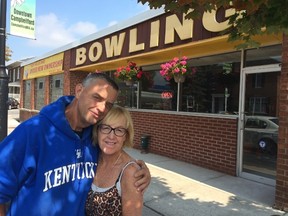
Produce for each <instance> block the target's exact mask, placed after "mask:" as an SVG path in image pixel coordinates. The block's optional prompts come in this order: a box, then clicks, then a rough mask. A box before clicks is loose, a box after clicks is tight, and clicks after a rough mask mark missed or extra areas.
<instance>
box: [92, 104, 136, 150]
mask: <svg viewBox="0 0 288 216" xmlns="http://www.w3.org/2000/svg"><path fill="white" fill-rule="evenodd" d="M120 118H124V119H125V120H126V126H125V129H126V130H127V133H126V135H125V136H126V139H125V141H124V144H123V147H124V146H125V147H132V146H133V139H134V126H133V120H132V117H131V115H130V112H129V111H128V110H127V109H125V108H124V107H121V106H118V105H114V106H113V107H112V108H111V109H110V110H109V112H108V113H107V115H106V116H105V117H104V118H103V119H102V120H101V121H100V122H98V123H97V124H96V125H94V127H93V143H94V144H97V143H98V136H97V134H98V126H99V125H100V124H108V125H109V123H110V122H112V121H113V122H115V121H117V120H118V119H120Z"/></svg>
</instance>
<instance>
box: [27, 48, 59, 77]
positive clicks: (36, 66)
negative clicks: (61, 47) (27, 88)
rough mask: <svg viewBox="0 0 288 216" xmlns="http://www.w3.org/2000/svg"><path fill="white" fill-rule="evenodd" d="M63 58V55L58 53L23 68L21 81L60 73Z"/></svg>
mask: <svg viewBox="0 0 288 216" xmlns="http://www.w3.org/2000/svg"><path fill="white" fill-rule="evenodd" d="M63 57H64V53H59V54H57V55H54V56H51V57H49V58H45V59H42V60H39V61H36V62H34V63H32V64H29V65H26V66H24V76H23V80H27V79H33V78H37V77H43V76H49V75H53V74H59V73H62V72H63Z"/></svg>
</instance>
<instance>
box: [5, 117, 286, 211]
mask: <svg viewBox="0 0 288 216" xmlns="http://www.w3.org/2000/svg"><path fill="white" fill-rule="evenodd" d="M18 124H19V122H18V121H17V120H16V119H15V118H14V117H12V116H9V115H8V133H10V132H11V131H12V130H13V129H14V128H15V127H16V126H17V125H18ZM126 151H127V152H128V153H129V154H130V155H132V156H133V157H134V158H136V159H142V160H144V161H145V162H146V163H147V165H148V167H149V169H150V171H151V176H152V181H151V184H150V186H149V188H148V190H147V191H146V192H145V195H144V209H143V216H160V215H161V216H162V215H164V216H208V215H209V216H284V215H285V216H288V213H285V212H282V211H278V210H275V209H273V208H272V206H273V204H274V198H275V187H273V186H269V185H265V184H261V183H257V182H254V181H250V180H246V179H243V178H240V177H233V176H229V175H226V174H223V173H220V172H216V171H212V170H208V169H204V168H201V167H198V166H194V165H192V164H188V163H184V162H181V161H177V160H173V159H171V158H168V157H163V156H159V155H156V154H152V153H148V154H141V152H140V151H139V150H136V149H126Z"/></svg>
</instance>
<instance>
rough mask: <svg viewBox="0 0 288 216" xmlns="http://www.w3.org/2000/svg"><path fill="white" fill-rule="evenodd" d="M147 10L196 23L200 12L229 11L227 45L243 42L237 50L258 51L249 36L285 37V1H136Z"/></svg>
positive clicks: (287, 23)
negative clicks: (231, 12) (160, 10)
mask: <svg viewBox="0 0 288 216" xmlns="http://www.w3.org/2000/svg"><path fill="white" fill-rule="evenodd" d="M138 2H141V3H142V4H145V3H148V4H149V7H150V8H151V9H152V8H155V9H156V8H161V7H164V9H165V11H171V12H174V13H186V14H187V15H186V18H188V19H199V18H201V16H202V14H203V12H207V11H211V10H213V9H216V8H220V7H224V8H229V7H233V8H235V9H236V13H235V15H232V16H231V17H229V24H231V28H229V29H228V30H226V31H224V32H223V34H229V41H236V40H242V41H244V42H243V43H242V44H240V45H239V46H238V47H237V48H248V47H258V46H259V45H260V44H259V43H258V42H257V41H255V40H254V39H253V36H256V35H263V34H278V33H285V34H287V33H288V12H287V8H288V1H287V0H234V1H230V0H210V1H209V0H207V1H206V0H138Z"/></svg>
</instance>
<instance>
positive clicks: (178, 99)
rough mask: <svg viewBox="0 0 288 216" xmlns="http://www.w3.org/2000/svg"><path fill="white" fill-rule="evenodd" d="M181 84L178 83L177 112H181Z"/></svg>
mask: <svg viewBox="0 0 288 216" xmlns="http://www.w3.org/2000/svg"><path fill="white" fill-rule="evenodd" d="M180 85H181V83H180V82H177V112H179V106H180V104H179V103H180Z"/></svg>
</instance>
